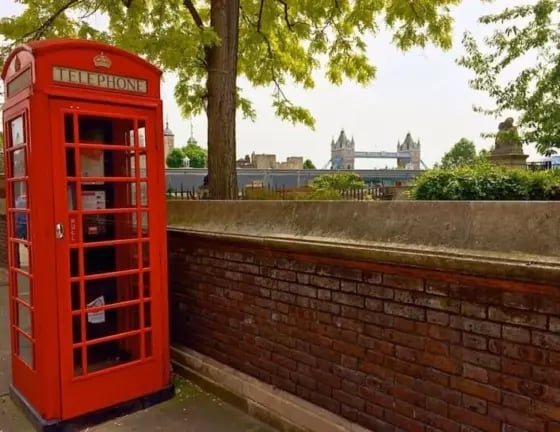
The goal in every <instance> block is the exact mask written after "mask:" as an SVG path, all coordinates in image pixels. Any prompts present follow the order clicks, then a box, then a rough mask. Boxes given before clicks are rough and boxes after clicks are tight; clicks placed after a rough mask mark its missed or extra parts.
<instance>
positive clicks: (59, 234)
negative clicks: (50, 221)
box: [54, 223, 64, 239]
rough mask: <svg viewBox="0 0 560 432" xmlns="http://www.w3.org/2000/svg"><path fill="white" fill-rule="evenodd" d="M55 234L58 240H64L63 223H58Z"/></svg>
mask: <svg viewBox="0 0 560 432" xmlns="http://www.w3.org/2000/svg"><path fill="white" fill-rule="evenodd" d="M54 232H55V236H56V238H57V239H61V238H64V225H63V224H61V223H57V224H56V226H55V229H54Z"/></svg>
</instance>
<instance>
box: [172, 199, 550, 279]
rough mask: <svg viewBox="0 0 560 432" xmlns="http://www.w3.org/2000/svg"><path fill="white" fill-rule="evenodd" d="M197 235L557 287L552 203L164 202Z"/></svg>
mask: <svg viewBox="0 0 560 432" xmlns="http://www.w3.org/2000/svg"><path fill="white" fill-rule="evenodd" d="M168 226H169V229H170V230H171V231H182V232H185V233H188V234H189V235H192V236H197V237H199V238H207V239H210V238H212V239H215V240H222V241H230V242H235V243H248V244H252V245H253V246H254V245H260V246H261V247H265V248H271V249H277V250H285V251H288V252H293V253H300V254H301V253H311V254H321V255H328V256H333V257H340V258H344V259H354V260H360V261H370V262H376V263H385V264H396V265H403V266H414V267H422V268H427V269H431V270H445V271H453V272H459V273H464V274H471V275H479V276H485V277H499V278H506V279H517V280H523V281H528V282H540V283H546V284H551V283H552V284H553V285H559V286H560V202H558V203H556V202H536V201H532V202H513V201H493V202H482V201H468V202H467V201H463V202H460V201H454V202H452V201H375V202H340V201H315V202H311V201H180V200H176V201H168Z"/></svg>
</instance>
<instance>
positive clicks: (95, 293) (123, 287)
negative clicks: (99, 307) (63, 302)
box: [72, 274, 140, 310]
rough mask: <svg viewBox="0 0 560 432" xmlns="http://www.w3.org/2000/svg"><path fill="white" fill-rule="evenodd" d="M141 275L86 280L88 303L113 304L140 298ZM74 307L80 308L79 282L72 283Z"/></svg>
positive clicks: (75, 308) (74, 308)
mask: <svg viewBox="0 0 560 432" xmlns="http://www.w3.org/2000/svg"><path fill="white" fill-rule="evenodd" d="M139 277H140V276H139V274H131V275H122V276H113V277H108V278H103V279H96V280H89V281H85V282H84V283H85V291H86V304H91V303H94V302H98V303H102V304H105V305H112V304H116V303H120V302H126V301H132V300H139V298H140V292H139V289H138V287H139ZM72 309H73V310H80V285H79V282H73V283H72Z"/></svg>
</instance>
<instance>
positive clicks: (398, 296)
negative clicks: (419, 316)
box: [395, 289, 417, 304]
mask: <svg viewBox="0 0 560 432" xmlns="http://www.w3.org/2000/svg"><path fill="white" fill-rule="evenodd" d="M416 294H417V293H416V292H414V291H406V290H398V289H396V290H395V301H396V302H397V303H409V304H413V303H414V299H415V297H416Z"/></svg>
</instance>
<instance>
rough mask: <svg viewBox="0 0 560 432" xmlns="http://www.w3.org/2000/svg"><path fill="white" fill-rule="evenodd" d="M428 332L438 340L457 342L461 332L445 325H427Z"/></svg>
mask: <svg viewBox="0 0 560 432" xmlns="http://www.w3.org/2000/svg"><path fill="white" fill-rule="evenodd" d="M428 334H429V335H430V336H431V337H433V338H435V339H439V340H443V341H447V342H451V343H458V342H459V341H460V340H461V333H460V332H458V331H457V330H452V329H450V328H447V327H442V326H436V325H430V326H428Z"/></svg>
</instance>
